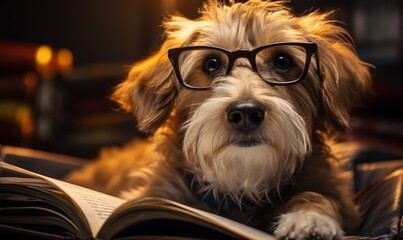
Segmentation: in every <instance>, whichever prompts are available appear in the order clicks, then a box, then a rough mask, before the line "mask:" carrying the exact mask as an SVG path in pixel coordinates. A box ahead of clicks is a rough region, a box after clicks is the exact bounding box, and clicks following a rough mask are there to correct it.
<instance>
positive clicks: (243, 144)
mask: <svg viewBox="0 0 403 240" xmlns="http://www.w3.org/2000/svg"><path fill="white" fill-rule="evenodd" d="M231 144H232V145H234V146H237V147H240V148H251V147H256V146H259V145H262V144H265V142H264V141H262V140H260V139H256V138H241V139H237V140H234V141H232V143H231Z"/></svg>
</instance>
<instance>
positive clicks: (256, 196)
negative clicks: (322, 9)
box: [69, 0, 371, 239]
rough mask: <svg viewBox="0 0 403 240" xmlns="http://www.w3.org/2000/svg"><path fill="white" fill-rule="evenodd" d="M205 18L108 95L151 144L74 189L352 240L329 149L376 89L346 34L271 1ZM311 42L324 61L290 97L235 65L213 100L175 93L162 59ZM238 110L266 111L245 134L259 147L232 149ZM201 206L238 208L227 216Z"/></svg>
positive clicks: (171, 36) (288, 233)
mask: <svg viewBox="0 0 403 240" xmlns="http://www.w3.org/2000/svg"><path fill="white" fill-rule="evenodd" d="M200 15H201V16H200V18H198V19H196V20H189V19H187V18H185V17H182V16H179V15H175V16H172V17H170V18H168V19H167V20H166V21H165V22H164V27H165V34H166V40H165V42H164V43H163V45H162V47H161V49H160V50H159V51H158V52H157V53H155V54H154V55H152V56H150V57H149V58H147V59H146V60H144V61H142V62H139V63H136V64H134V66H133V67H132V68H131V71H130V73H129V75H128V77H127V79H126V80H125V81H124V82H122V83H121V84H120V85H119V86H118V87H117V88H116V91H115V93H114V95H113V98H114V100H116V101H117V102H119V103H120V105H121V106H122V108H123V109H125V110H127V111H130V112H132V113H133V114H134V116H135V118H136V119H137V123H138V128H139V129H140V130H141V131H143V132H146V133H149V134H151V135H153V136H152V137H150V138H149V139H148V140H136V141H135V142H134V143H130V144H129V145H128V146H126V147H125V148H123V149H115V150H112V151H107V152H104V153H103V154H102V155H103V156H101V160H99V161H97V162H96V163H94V164H91V165H90V166H88V167H87V168H85V169H84V170H83V171H81V172H78V173H75V174H73V175H72V176H70V178H69V180H70V181H71V182H76V183H79V184H81V185H86V186H90V187H92V188H96V189H98V190H102V191H105V192H108V193H111V194H115V195H118V194H120V195H121V196H123V197H125V198H127V199H132V198H141V197H146V196H156V197H164V198H168V199H172V200H175V201H178V202H181V203H184V204H188V205H190V206H194V207H198V208H200V209H204V210H207V211H211V212H214V213H218V214H221V215H223V216H225V217H228V218H232V219H235V220H238V221H240V222H244V223H246V224H249V225H251V226H254V227H257V228H261V229H264V230H266V231H269V232H274V234H276V236H277V237H281V238H291V239H304V238H309V237H312V236H316V237H319V238H320V237H322V238H324V239H339V238H341V236H342V235H343V234H344V231H345V232H347V233H352V232H353V231H354V229H355V228H356V227H357V225H358V224H359V214H358V211H357V208H356V207H355V206H354V204H353V203H352V201H351V200H350V198H349V195H348V189H347V188H346V185H345V181H344V180H343V179H342V177H341V175H340V171H339V170H338V169H339V166H338V165H339V163H338V161H337V159H335V157H334V155H332V154H331V150H330V146H329V145H328V144H326V142H327V141H325V139H332V138H335V137H336V136H338V135H339V133H342V132H344V130H346V129H347V128H348V126H349V114H350V111H351V110H352V108H353V107H355V106H356V105H357V104H358V103H359V100H360V97H361V95H363V94H364V93H365V92H367V91H368V90H369V89H370V85H371V84H370V74H369V71H368V66H367V64H365V63H363V62H362V61H360V60H359V58H358V57H357V55H356V53H355V50H354V47H353V45H352V41H351V38H350V36H349V35H348V33H347V32H346V31H345V30H344V29H342V28H341V27H339V26H337V25H335V24H334V22H332V21H329V20H328V17H329V13H325V14H321V13H318V12H313V13H310V14H307V15H305V16H295V15H293V14H292V11H291V10H290V9H288V8H287V7H286V6H285V5H284V3H282V2H277V1H276V2H270V1H268V2H266V1H260V0H251V1H249V2H247V3H243V4H241V3H230V4H229V5H228V6H224V5H223V4H221V3H219V2H218V1H216V0H209V1H207V3H205V4H204V6H203V8H202V9H201V11H200ZM307 41H309V42H315V43H317V44H318V53H319V58H320V61H319V63H318V62H316V61H315V59H313V58H312V62H311V64H310V69H309V72H308V74H307V76H306V77H305V79H303V80H302V81H301V82H299V83H298V84H294V85H289V86H272V85H269V84H268V83H266V82H264V81H263V80H262V79H261V78H260V77H259V76H258V75H257V74H256V73H255V72H254V71H253V70H252V69H251V68H250V67H249V65H248V64H249V63H248V62H245V61H244V59H238V60H237V61H236V63H235V65H234V67H233V69H232V72H231V74H230V75H228V76H225V77H222V79H220V84H218V85H217V86H215V87H214V88H213V89H212V90H210V91H191V90H188V89H184V88H182V87H181V86H180V85H179V83H178V82H177V80H176V76H175V73H174V72H173V67H172V65H171V64H170V62H169V60H168V57H167V51H168V49H170V48H177V47H183V46H198V45H207V46H218V47H222V48H226V49H229V50H237V49H249V50H250V49H254V48H256V47H259V46H261V45H264V44H269V43H275V42H307ZM318 64H320V67H321V68H322V71H323V77H324V79H323V83H321V81H320V80H319V77H318V75H317V73H316V68H317V65H318ZM188 71H195V69H189V70H188ZM196 74H197V73H196ZM199 74H200V73H199ZM240 99H253V100H256V101H259V102H260V103H262V104H263V105H264V106H265V109H266V110H265V118H264V120H263V122H262V123H261V125H260V126H259V128H258V131H255V132H254V133H253V134H252V135H253V136H252V137H254V138H257V139H259V140H260V141H262V143H263V142H264V144H260V145H256V146H253V147H240V146H237V145H236V144H234V142H235V141H236V140H237V139H238V138H242V136H241V135H240V134H239V133H238V132H236V131H235V130H234V129H233V127H232V126H231V124H229V123H228V121H227V118H226V109H227V107H228V105H229V104H231V103H232V102H234V101H237V100H240ZM191 185H192V186H193V185H196V186H197V188H196V189H192V187H190V186H191ZM204 196H206V198H210V197H211V198H213V200H216V201H217V202H220V201H223V199H231V201H233V202H235V203H236V205H237V206H236V207H235V208H234V209H231V210H230V211H224V210H222V209H220V208H218V205H217V206H214V205H212V204H209V203H208V202H206V201H205V199H204Z"/></svg>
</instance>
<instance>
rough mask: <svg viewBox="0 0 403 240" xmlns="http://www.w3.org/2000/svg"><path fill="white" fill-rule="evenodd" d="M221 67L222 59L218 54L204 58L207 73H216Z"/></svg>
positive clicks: (204, 68)
mask: <svg viewBox="0 0 403 240" xmlns="http://www.w3.org/2000/svg"><path fill="white" fill-rule="evenodd" d="M220 68H221V60H220V58H219V57H218V56H208V57H206V59H204V63H203V70H204V71H205V72H206V73H214V72H216V71H218V70H220Z"/></svg>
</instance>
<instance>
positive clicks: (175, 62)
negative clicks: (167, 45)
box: [168, 42, 323, 90]
mask: <svg viewBox="0 0 403 240" xmlns="http://www.w3.org/2000/svg"><path fill="white" fill-rule="evenodd" d="M284 45H288V46H299V47H303V48H304V49H305V51H306V59H305V66H304V70H303V72H302V74H301V76H300V77H299V78H297V79H295V80H293V81H289V82H274V81H270V80H264V81H265V82H267V83H269V84H272V85H291V84H295V83H298V82H299V81H301V80H302V79H304V78H305V76H306V74H307V73H308V69H309V66H310V64H311V58H312V55H313V54H315V59H316V64H317V74H318V76H319V80H320V81H321V82H323V76H322V73H321V70H320V63H319V55H318V46H317V44H316V43H313V42H277V43H272V44H267V45H263V46H260V47H258V48H255V49H253V50H236V51H229V50H228V49H225V48H221V47H213V46H188V47H180V48H171V49H169V50H168V58H169V60H170V62H171V64H172V66H173V68H174V71H175V74H176V77H177V79H178V81H179V83H180V84H181V85H182V86H184V87H185V88H187V89H190V90H209V89H211V87H194V86H190V85H189V84H187V83H186V82H185V81H184V80H183V79H182V76H181V74H180V70H179V56H180V54H181V53H182V52H184V51H188V50H205V49H210V50H216V51H220V52H222V53H224V54H226V55H227V57H228V68H227V71H226V75H229V74H230V73H231V71H232V67H233V66H234V63H235V61H236V60H237V59H238V58H246V59H248V60H249V63H250V65H251V66H252V69H253V71H255V72H256V73H257V74H259V76H261V75H260V73H259V71H258V69H257V65H256V55H257V53H258V52H260V51H262V50H263V49H265V48H270V47H275V46H284Z"/></svg>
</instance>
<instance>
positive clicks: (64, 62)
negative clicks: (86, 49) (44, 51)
mask: <svg viewBox="0 0 403 240" xmlns="http://www.w3.org/2000/svg"><path fill="white" fill-rule="evenodd" d="M57 62H58V64H59V66H60V67H61V68H63V69H64V68H69V67H71V65H72V64H73V54H72V53H71V51H70V50H68V49H61V50H60V51H58V52H57Z"/></svg>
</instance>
